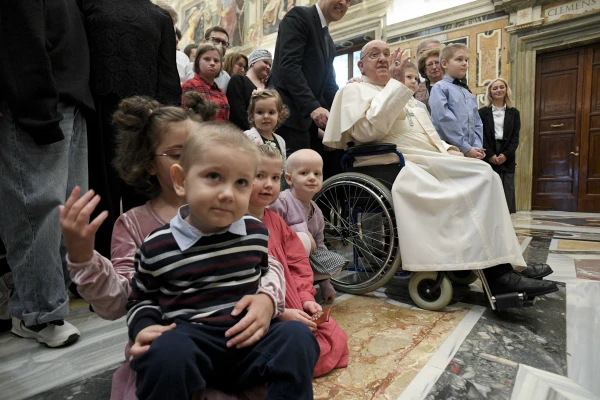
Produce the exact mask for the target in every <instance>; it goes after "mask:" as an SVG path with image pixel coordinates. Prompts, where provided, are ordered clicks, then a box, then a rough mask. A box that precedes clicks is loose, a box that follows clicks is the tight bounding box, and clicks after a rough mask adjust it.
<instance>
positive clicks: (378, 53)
mask: <svg viewBox="0 0 600 400" xmlns="http://www.w3.org/2000/svg"><path fill="white" fill-rule="evenodd" d="M367 56H369V58H370V59H371V60H377V59H378V58H379V57H381V56H383V58H385V59H388V58H390V52H389V51H384V52H381V51H377V50H375V51H372V52H370V53H367V54H365V55H364V56H362V57H361V58H360V59H361V60H362V59H363V58H365V57H367Z"/></svg>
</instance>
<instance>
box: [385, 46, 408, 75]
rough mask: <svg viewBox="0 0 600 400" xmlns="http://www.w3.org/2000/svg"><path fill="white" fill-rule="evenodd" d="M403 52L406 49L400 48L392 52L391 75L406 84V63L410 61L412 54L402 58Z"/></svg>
mask: <svg viewBox="0 0 600 400" xmlns="http://www.w3.org/2000/svg"><path fill="white" fill-rule="evenodd" d="M403 53H404V50H402V49H400V48H398V49H396V50H394V51H393V52H392V54H390V75H392V78H394V79H396V80H397V81H399V82H401V83H402V84H404V74H405V71H406V64H408V62H409V61H410V56H407V57H404V58H402V54H403Z"/></svg>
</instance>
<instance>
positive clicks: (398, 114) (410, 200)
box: [323, 77, 526, 271]
mask: <svg viewBox="0 0 600 400" xmlns="http://www.w3.org/2000/svg"><path fill="white" fill-rule="evenodd" d="M363 80H364V82H362V83H353V84H348V85H346V86H345V87H344V88H342V89H341V90H340V91H339V92H338V93H337V95H336V96H335V99H334V100H333V105H332V106H331V112H330V115H329V120H328V122H327V129H326V130H325V136H324V137H323V144H325V145H326V146H329V147H333V148H337V149H346V148H347V145H346V144H347V143H348V142H354V143H355V144H357V145H358V144H365V143H375V142H382V143H395V144H396V145H397V146H398V150H399V151H400V152H402V153H403V154H404V157H405V160H406V166H405V167H404V168H402V170H401V171H400V173H399V174H398V177H397V178H396V181H395V182H394V185H393V187H392V196H393V202H394V211H395V214H396V225H397V227H398V237H399V242H400V253H401V255H402V268H403V269H405V270H408V271H441V270H466V269H482V268H487V267H492V266H495V265H498V264H503V263H510V264H512V265H513V266H515V267H525V266H526V264H525V260H524V259H523V256H522V254H521V246H520V245H519V242H518V240H517V237H516V235H515V231H514V229H513V226H512V222H511V219H510V214H509V212H508V207H507V205H506V199H505V197H504V191H503V189H502V183H501V181H500V178H499V177H498V174H496V173H494V171H493V170H492V169H491V168H490V166H489V165H488V164H486V163H485V162H483V161H481V160H476V159H473V158H466V157H458V156H454V155H451V154H448V149H452V150H458V149H457V148H456V147H454V146H450V145H449V144H447V143H445V142H444V141H442V139H440V137H439V135H438V134H437V132H436V131H435V128H434V127H433V124H432V123H431V119H430V118H429V114H427V111H426V110H424V109H422V108H421V107H419V106H417V104H416V102H415V101H414V100H412V94H413V92H412V91H411V90H409V89H408V88H407V87H406V86H404V85H403V84H401V83H400V82H399V81H397V80H395V79H390V81H389V82H388V84H387V85H385V86H379V85H374V84H372V83H370V81H369V79H368V78H366V77H363ZM395 162H398V157H397V156H395V155H389V156H388V155H385V156H375V157H364V158H362V159H359V160H358V161H357V162H356V163H355V164H354V165H355V166H365V165H376V164H391V163H395Z"/></svg>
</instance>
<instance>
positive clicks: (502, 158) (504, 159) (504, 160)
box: [497, 154, 506, 165]
mask: <svg viewBox="0 0 600 400" xmlns="http://www.w3.org/2000/svg"><path fill="white" fill-rule="evenodd" d="M497 159H498V165H501V164H504V163H505V162H506V156H505V155H504V154H500V155H499V156H498V157H497Z"/></svg>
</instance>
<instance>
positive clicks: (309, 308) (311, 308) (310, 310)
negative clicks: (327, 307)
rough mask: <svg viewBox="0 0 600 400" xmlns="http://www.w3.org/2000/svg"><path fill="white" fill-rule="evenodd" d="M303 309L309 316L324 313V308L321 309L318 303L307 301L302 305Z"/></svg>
mask: <svg viewBox="0 0 600 400" xmlns="http://www.w3.org/2000/svg"><path fill="white" fill-rule="evenodd" d="M302 308H303V309H304V311H306V313H307V314H309V315H313V314H314V313H316V312H319V311H323V307H321V305H320V304H319V303H317V302H316V301H305V302H304V304H302Z"/></svg>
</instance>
